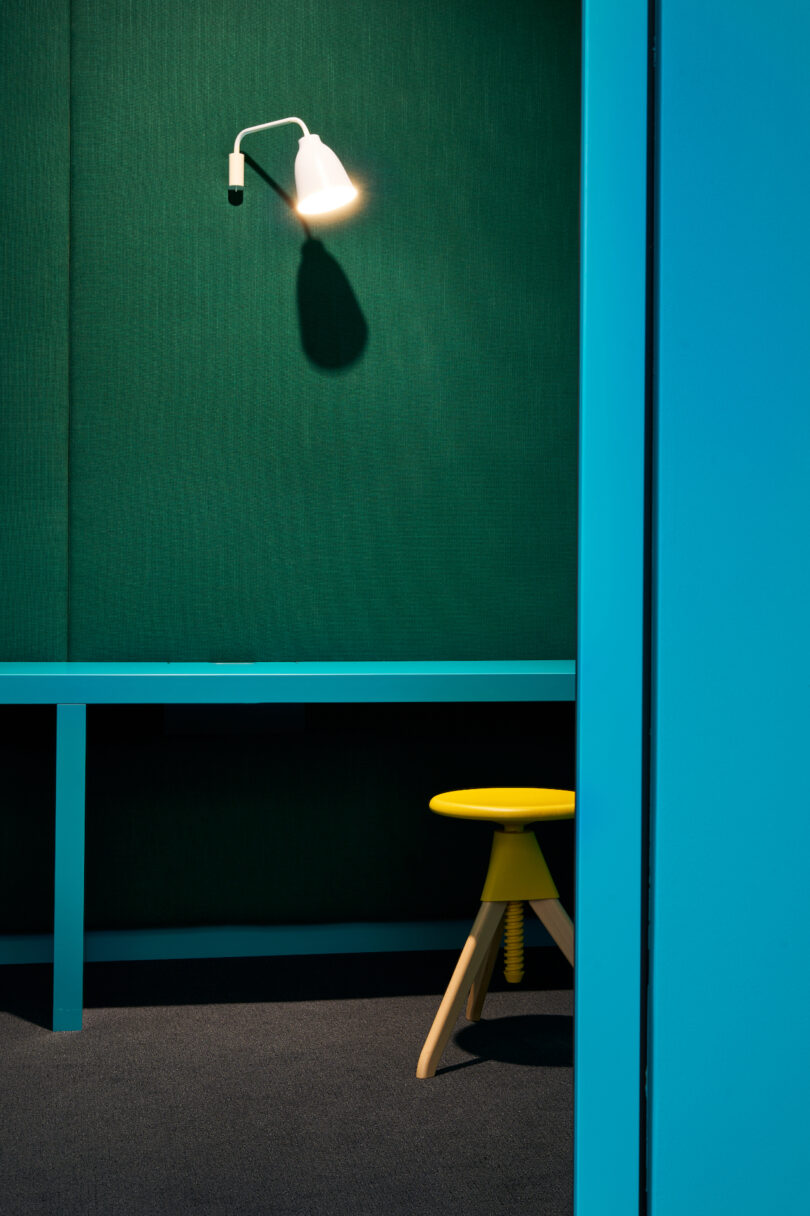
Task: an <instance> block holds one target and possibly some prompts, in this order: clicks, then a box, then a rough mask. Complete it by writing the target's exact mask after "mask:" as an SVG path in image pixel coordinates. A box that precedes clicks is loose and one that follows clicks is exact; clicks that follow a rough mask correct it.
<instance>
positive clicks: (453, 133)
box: [70, 0, 579, 660]
mask: <svg viewBox="0 0 810 1216" xmlns="http://www.w3.org/2000/svg"><path fill="white" fill-rule="evenodd" d="M287 114H298V115H300V117H301V118H303V119H304V121H305V122H307V123H308V124H309V126H310V128H311V129H312V130H314V131H317V132H318V133H319V134H320V135H322V137H323V138H324V140H325V142H327V143H329V144H331V145H332V146H334V147H335V149H336V151H337V152H338V154H339V155H340V156H341V157H342V158H343V160H344V162H345V163H346V165H347V168H348V169H349V172H350V173H351V174H352V175H353V176H354V177H355V178H356V180H357V182H358V184H359V185H360V187H361V190H362V202H361V205H360V206H359V207H358V208H357V209H356V210H355V211H354V212H353V213H352V214H351V216H350V217H349V218H348V219H347V220H346V221H345V222H343V223H337V222H332V223H330V224H325V223H322V224H320V225H319V226H318V227H317V228H316V227H315V226H314V225H313V227H312V228H311V229H310V231H309V232H307V231H305V230H304V228H303V226H302V224H301V222H300V220H299V219H298V218H297V217H296V216H295V215H294V213H293V212H291V210H290V209H289V207H288V206H287V205H286V204H285V202H284V200H283V199H282V198H281V197H280V196H279V194H278V193H277V192H275V191H274V190H273V189H272V187H271V185H270V184H269V183H268V181H267V180H266V179H267V178H270V179H272V180H273V181H275V182H276V183H278V184H279V185H280V186H281V187H282V188H283V189H285V190H290V189H291V188H292V181H293V175H292V166H293V158H294V154H295V151H296V131H297V128H294V127H288V128H282V129H281V130H279V131H270V132H262V133H260V134H256V135H252V136H250V137H248V138H247V139H246V140H245V143H244V145H243V150H244V151H245V152H246V153H247V154H248V155H249V156H250V157H251V158H252V159H253V161H254V162H255V164H256V165H257V166H258V170H259V171H257V170H256V169H254V168H252V167H251V166H250V165H249V166H248V168H247V173H246V189H245V195H244V203H243V205H242V206H240V207H234V206H231V205H229V202H228V198H227V189H226V181H227V179H226V172H227V153H228V151H229V150H230V149H231V148H232V147H233V140H234V137H235V135H236V133H237V132H238V131H239V130H240V129H241V128H242V127H244V126H246V125H251V124H254V123H259V122H264V121H269V120H271V119H274V118H277V117H282V116H285V115H287ZM72 124H73V125H72V140H73V145H72V146H73V171H72V201H73V229H72V233H73V236H72V310H71V391H72V425H71V500H70V528H71V567H70V576H71V578H70V597H71V598H70V613H71V616H70V620H71V650H70V657H71V658H74V659H97V660H103V659H121V660H126V659H131V660H138V659H176V660H179V659H187V660H192V659H202V660H204V659H264V660H273V659H277V660H283V659H299V660H317V659H323V660H329V659H334V660H340V659H347V660H348V659H408V658H501V657H503V658H509V657H544V658H553V657H561V656H570V655H571V654H573V653H574V648H575V638H574V631H575V615H576V614H575V594H576V593H575V577H576V561H575V536H576V518H575V517H576V505H575V503H576V431H577V426H576V421H577V420H576V409H577V281H578V257H577V227H578V151H579V5H578V3H574V2H573V0H507V2H506V3H505V4H503V5H500V6H492V5H491V4H490V3H488V2H486V3H485V2H484V0H452V2H451V3H448V4H445V5H436V4H433V3H430V2H429V0H412V2H410V3H408V4H407V5H400V6H396V7H395V8H394V9H392V6H391V5H390V3H389V2H388V0H363V2H362V3H360V2H359V0H329V2H327V0H297V2H296V3H294V4H293V3H276V4H273V5H260V4H257V3H256V2H255V0H229V2H227V3H223V2H222V0H200V2H199V3H195V4H190V3H187V2H186V0H142V2H140V3H138V4H137V5H135V4H133V3H131V0H104V3H101V0H74V4H73V110H72ZM263 175H264V176H263Z"/></svg>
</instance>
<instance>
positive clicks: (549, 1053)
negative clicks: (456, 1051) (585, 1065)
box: [436, 1013, 574, 1076]
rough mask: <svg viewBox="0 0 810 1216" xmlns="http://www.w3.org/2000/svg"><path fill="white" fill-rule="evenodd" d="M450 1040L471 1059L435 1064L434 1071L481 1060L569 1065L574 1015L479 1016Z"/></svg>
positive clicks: (467, 1065) (438, 1071)
mask: <svg viewBox="0 0 810 1216" xmlns="http://www.w3.org/2000/svg"><path fill="white" fill-rule="evenodd" d="M453 1043H454V1044H455V1046H456V1047H460V1048H461V1050H462V1051H466V1052H469V1054H470V1055H471V1056H473V1057H474V1059H471V1060H463V1061H461V1062H460V1063H458V1064H450V1065H448V1066H447V1067H445V1068H438V1069H437V1070H436V1075H437V1076H438V1075H439V1074H441V1073H446V1072H454V1071H456V1070H457V1069H460V1068H468V1067H469V1066H470V1065H471V1064H477V1063H481V1062H483V1061H484V1060H498V1061H499V1062H500V1063H502V1064H523V1065H528V1066H529V1067H533V1068H571V1067H573V1063H574V1019H573V1017H571V1016H570V1015H565V1014H556V1013H536V1014H521V1015H519V1016H517V1017H508V1018H491V1019H488V1018H482V1019H481V1021H480V1022H471V1023H470V1024H469V1025H468V1026H465V1027H463V1029H461V1030H460V1031H459V1032H458V1034H456V1035H454V1036H453Z"/></svg>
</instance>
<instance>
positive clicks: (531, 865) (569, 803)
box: [416, 788, 574, 1077]
mask: <svg viewBox="0 0 810 1216" xmlns="http://www.w3.org/2000/svg"><path fill="white" fill-rule="evenodd" d="M430 809H431V810H432V811H436V812H437V813H438V814H439V815H453V816H455V817H456V818H458V819H489V820H491V821H492V822H493V823H496V824H498V825H499V826H498V827H497V828H496V829H495V835H494V838H493V841H492V855H491V857H490V861H489V869H488V871H487V877H486V881H485V882H484V890H483V892H482V894H481V907H480V909H479V912H478V915H477V916H476V918H475V923H474V924H473V927H472V929H471V930H470V936H469V937H468V938H467V941H466V944H465V946H464V949H463V950H462V952H461V956H460V958H459V960H458V962H457V963H456V969H455V971H454V972H453V976H452V978H451V980H450V983H449V985H448V987H447V991H446V992H445V994H444V997H443V998H442V1003H441V1005H440V1006H439V1012H438V1013H437V1014H436V1017H435V1019H434V1022H433V1025H432V1026H431V1028H430V1034H429V1035H428V1037H427V1039H426V1040H425V1045H424V1047H423V1048H422V1054H421V1055H420V1057H419V1063H418V1064H417V1066H416V1075H417V1077H432V1076H434V1075H435V1072H436V1066H437V1064H438V1063H439V1060H440V1059H441V1055H442V1052H443V1051H444V1049H445V1047H446V1045H447V1040H448V1039H449V1038H450V1033H451V1031H452V1029H453V1026H454V1025H455V1022H456V1018H457V1017H458V1015H459V1012H460V1010H461V1006H462V1005H463V1004H464V999H465V997H468V999H467V1019H468V1021H470V1022H477V1021H478V1019H479V1018H480V1017H481V1011H482V1009H483V1007H484V999H485V998H486V995H487V989H488V988H489V982H490V979H491V978H492V972H493V970H494V968H495V959H496V958H497V956H498V947H499V945H500V940H501V929H502V927H503V926H504V922H505V925H506V940H505V964H506V965H505V975H506V978H507V980H508V981H509V982H510V983H516V982H517V981H518V980H520V979H522V977H523V903H524V901H526V902H528V904H529V906H530V907H531V908H532V910H533V911H534V912H535V913H536V914H537V916H538V917H539V918H540V920H541V921H542V923H543V924H544V925H545V927H546V929H547V930H548V932H549V933H550V934H551V936H552V938H553V939H554V941H555V942H556V943H557V945H558V946H559V947H560V949H561V950H562V952H563V954H564V955H565V957H566V958H567V959H568V961H569V963H571V965H572V966H573V964H574V926H573V924H572V923H571V918H570V917H569V915H568V913H567V912H566V911H565V909H564V908H563V906H562V904H561V903H560V900H559V897H558V892H557V888H556V887H555V885H554V880H553V879H552V877H551V874H550V873H549V870H548V866H547V865H546V861H545V858H544V857H543V854H542V853H541V852H540V846H539V845H538V843H537V838H536V836H535V834H534V832H527V831H525V827H526V824H527V823H535V822H536V821H537V820H541V819H571V818H573V815H574V795H573V793H572V792H571V791H570V790H535V789H523V788H515V789H483V790H453V791H452V792H451V793H449V794H437V795H436V797H435V798H432V799H431V802H430ZM468 994H469V996H468Z"/></svg>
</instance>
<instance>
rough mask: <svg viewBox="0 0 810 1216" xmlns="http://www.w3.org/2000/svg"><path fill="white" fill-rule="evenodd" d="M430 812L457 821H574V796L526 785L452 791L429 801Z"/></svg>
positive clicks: (564, 791) (566, 792)
mask: <svg viewBox="0 0 810 1216" xmlns="http://www.w3.org/2000/svg"><path fill="white" fill-rule="evenodd" d="M430 809H431V810H432V811H436V812H437V814H439V815H453V816H455V818H457V819H489V820H491V821H492V822H493V823H536V822H537V820H539V819H573V817H574V794H573V792H572V791H571V790H538V789H532V788H531V787H525V786H511V787H510V786H506V787H502V786H494V787H492V788H488V789H480V790H451V791H450V792H449V793H448V794H437V795H436V797H435V798H431V800H430Z"/></svg>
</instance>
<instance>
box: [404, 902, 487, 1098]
mask: <svg viewBox="0 0 810 1216" xmlns="http://www.w3.org/2000/svg"><path fill="white" fill-rule="evenodd" d="M505 911H506V904H505V903H482V904H481V907H480V908H479V910H478V915H477V916H476V918H475V923H474V924H473V927H472V929H471V930H470V936H469V937H468V938H467V941H466V942H465V943H464V949H463V950H462V951H461V956H460V957H459V960H458V962H457V963H456V969H455V971H454V972H453V975H452V977H451V979H450V983H449V984H448V986H447V991H446V992H445V994H444V996H443V997H442V1003H441V1005H440V1006H439V1011H438V1013H437V1014H436V1017H435V1018H434V1021H433V1025H432V1026H431V1028H430V1033H429V1034H428V1037H427V1038H426V1039H425V1045H424V1047H423V1048H422V1054H421V1055H420V1056H419V1063H418V1064H417V1065H416V1075H417V1077H422V1078H425V1077H432V1076H434V1075H435V1073H436V1065H437V1064H438V1063H439V1060H440V1059H441V1054H442V1052H443V1051H444V1049H445V1047H446V1046H447V1040H448V1039H449V1038H450V1034H451V1032H452V1029H453V1026H454V1025H455V1022H456V1018H457V1017H458V1015H459V1013H460V1012H461V1006H462V1005H463V1004H464V998H465V997H466V995H467V993H468V991H469V989H470V985H471V984H472V978H473V976H474V975H476V973H477V972H478V971H479V969H480V967H481V964H482V963H483V962H484V959H485V958H486V956H487V954H488V953H489V948H490V946H491V945H492V939H493V937H494V936H495V934H496V933H497V931H498V926H499V925H500V923H501V921H502V920H503V915H504V913H505Z"/></svg>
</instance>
